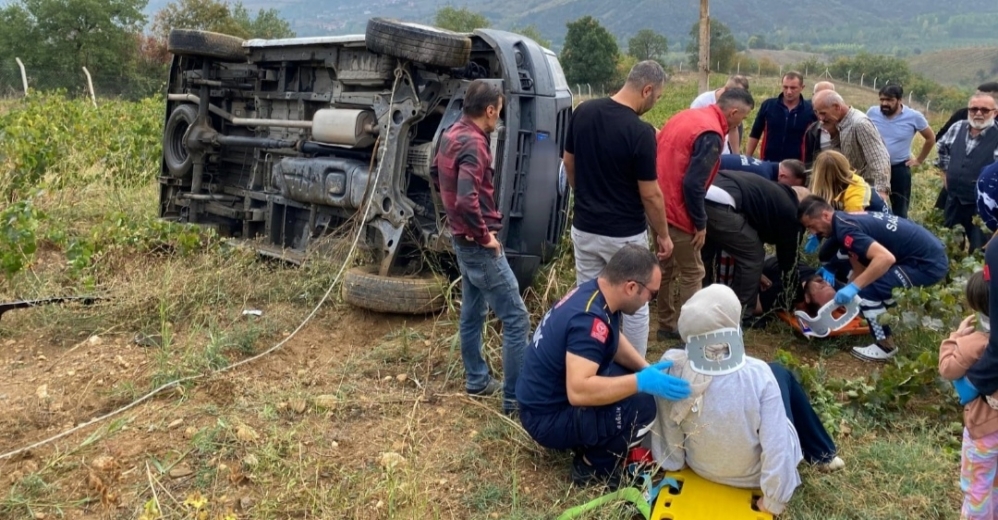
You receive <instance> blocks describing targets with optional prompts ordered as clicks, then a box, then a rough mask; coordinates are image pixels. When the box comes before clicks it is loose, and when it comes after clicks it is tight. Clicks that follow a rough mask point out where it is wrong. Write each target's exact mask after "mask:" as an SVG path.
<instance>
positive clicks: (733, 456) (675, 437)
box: [651, 284, 845, 514]
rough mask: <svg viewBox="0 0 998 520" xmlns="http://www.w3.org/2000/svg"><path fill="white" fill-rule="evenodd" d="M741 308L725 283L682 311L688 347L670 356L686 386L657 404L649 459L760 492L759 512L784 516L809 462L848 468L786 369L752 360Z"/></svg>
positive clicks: (702, 293) (828, 467)
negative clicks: (686, 393)
mask: <svg viewBox="0 0 998 520" xmlns="http://www.w3.org/2000/svg"><path fill="white" fill-rule="evenodd" d="M741 311H742V307H741V303H740V302H739V301H738V297H737V296H735V293H734V291H732V290H731V288H730V287H727V286H725V285H719V284H715V285H710V286H708V287H705V288H703V289H701V290H700V291H698V292H697V293H695V294H694V295H693V297H692V298H690V299H689V300H688V301H687V302H686V303H685V304H684V305H683V308H682V310H681V311H680V315H679V333H680V334H681V335H682V337H683V338H686V348H685V350H681V349H672V350H668V351H666V353H665V354H664V355H663V356H662V359H663V360H666V359H668V360H671V361H673V366H672V367H671V368H670V369H669V372H670V374H671V375H674V376H678V377H682V378H683V379H686V380H687V381H689V383H690V386H691V390H692V393H691V394H690V397H689V398H687V399H684V400H682V401H666V400H663V399H656V404H657V406H658V420H657V421H656V422H655V425H654V431H653V432H652V435H651V444H652V454H653V455H654V457H655V460H656V462H658V463H659V464H661V465H662V468H663V469H665V470H667V471H678V470H680V469H682V468H683V466H684V465H689V467H690V468H691V469H692V470H693V471H694V472H696V474H697V475H699V476H701V477H703V478H705V479H707V480H710V481H713V482H718V483H720V484H725V485H729V486H734V487H739V488H761V489H762V493H763V497H762V499H761V500H759V504H758V506H759V508H760V509H762V510H763V511H768V512H770V513H772V514H780V513H782V512H783V510H784V508H785V507H786V504H787V502H789V501H790V497H791V496H792V495H793V492H794V489H795V488H796V487H797V486H798V485H800V475H799V474H798V473H797V464H799V463H800V461H801V460H803V459H807V460H808V462H809V463H811V464H815V465H817V466H818V467H819V468H820V469H823V470H829V471H834V470H837V469H841V468H842V467H843V466H844V465H845V463H844V462H843V461H842V459H840V458H839V457H837V456H836V448H835V444H834V443H833V442H832V439H831V437H829V435H828V432H827V431H826V430H825V428H824V426H822V424H821V420H820V419H819V418H818V416H817V414H815V413H814V410H813V409H812V408H811V403H810V401H809V400H808V397H807V394H805V393H804V390H803V389H802V388H801V387H800V384H799V383H797V381H796V380H795V379H794V377H793V375H792V374H791V373H790V372H789V371H787V370H786V369H785V368H784V367H782V366H780V365H777V364H767V363H765V362H763V361H761V360H759V359H756V358H752V357H749V356H746V355H745V347H744V344H743V343H742V333H741V329H740V327H739V324H740V318H741Z"/></svg>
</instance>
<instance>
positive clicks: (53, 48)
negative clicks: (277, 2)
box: [0, 0, 295, 98]
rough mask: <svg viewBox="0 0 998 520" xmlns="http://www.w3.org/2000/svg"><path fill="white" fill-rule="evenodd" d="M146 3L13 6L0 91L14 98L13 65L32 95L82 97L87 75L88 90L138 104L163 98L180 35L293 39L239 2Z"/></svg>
mask: <svg viewBox="0 0 998 520" xmlns="http://www.w3.org/2000/svg"><path fill="white" fill-rule="evenodd" d="M146 4H147V0H15V1H14V2H11V3H9V4H7V5H6V6H5V7H3V8H2V9H0V26H2V27H3V28H4V29H3V31H0V71H2V72H0V89H3V90H5V91H9V90H18V91H19V90H20V89H21V78H20V74H19V72H18V68H17V67H18V66H17V64H16V62H15V58H20V59H21V61H22V62H23V63H24V65H25V68H26V69H27V75H28V82H29V86H30V88H32V89H41V90H50V89H65V90H67V91H69V92H82V91H83V89H84V73H83V70H82V68H83V67H87V70H88V71H89V72H90V73H91V75H92V77H93V82H94V90H95V91H97V92H98V93H100V94H101V95H105V96H109V95H110V96H121V97H126V98H141V97H145V96H149V95H153V94H156V93H159V92H162V91H164V88H165V84H166V79H167V72H168V67H169V62H170V55H169V53H168V52H167V49H166V37H167V35H168V34H169V33H170V29H172V28H174V27H183V28H189V29H202V30H209V31H215V32H222V33H227V34H231V35H234V36H240V37H244V38H251V37H252V38H282V37H292V36H294V35H295V33H294V31H292V30H291V26H290V24H289V23H288V22H287V21H286V20H284V19H282V18H281V17H280V16H279V14H278V12H277V10H276V9H260V10H259V11H257V13H255V14H253V13H250V11H249V10H248V9H246V8H245V7H244V6H243V5H242V3H241V2H238V1H237V2H235V3H232V4H230V3H228V2H226V1H225V0H175V1H174V2H171V3H169V4H167V5H166V6H165V7H164V8H163V9H161V10H160V11H158V12H157V13H155V15H154V16H153V19H152V28H151V31H150V32H146V31H144V30H143V27H145V26H146V24H147V23H148V22H149V20H148V19H147V17H146V15H145V14H143V12H142V11H143V9H145V7H146Z"/></svg>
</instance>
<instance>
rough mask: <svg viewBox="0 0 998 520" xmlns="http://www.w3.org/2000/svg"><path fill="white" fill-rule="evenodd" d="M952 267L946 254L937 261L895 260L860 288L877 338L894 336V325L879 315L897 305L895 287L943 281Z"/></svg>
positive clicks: (862, 304) (863, 306)
mask: <svg viewBox="0 0 998 520" xmlns="http://www.w3.org/2000/svg"><path fill="white" fill-rule="evenodd" d="M948 270H949V262H948V261H947V260H946V259H945V258H942V259H940V261H939V263H937V264H932V265H930V264H921V263H920V264H914V263H913V264H910V265H905V264H895V265H893V266H891V268H890V269H888V270H887V272H886V273H884V275H883V276H881V277H880V278H877V279H876V281H874V282H873V283H871V284H870V285H867V286H866V287H864V288H863V290H861V291H859V297H860V298H862V300H863V301H862V302H860V306H859V309H860V312H861V313H862V314H863V317H864V318H866V321H867V323H869V324H870V334H872V335H873V339H875V340H876V341H877V342H881V341H884V340H885V339H887V338H889V337H891V328H890V327H889V326H887V325H881V324H880V320H879V319H878V317H879V316H880V315H881V314H883V313H884V312H886V310H887V307H889V306H892V305H894V300H893V299H892V293H893V292H894V289H895V288H900V289H910V288H912V287H929V286H931V285H935V284H937V283H939V282H940V281H941V280H942V279H943V278H944V277H945V276H946V272H947V271H948Z"/></svg>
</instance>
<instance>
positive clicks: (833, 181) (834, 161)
mask: <svg viewBox="0 0 998 520" xmlns="http://www.w3.org/2000/svg"><path fill="white" fill-rule="evenodd" d="M811 193H812V194H814V195H817V196H818V197H821V198H822V199H825V201H827V202H828V203H829V204H831V205H832V207H833V208H835V209H837V210H839V211H848V212H852V211H879V212H882V213H888V212H890V209H889V208H888V206H887V204H885V203H884V199H882V198H880V195H878V194H877V192H876V191H874V190H873V188H871V187H870V185H869V184H867V183H866V181H865V180H863V178H862V177H860V176H859V175H856V173H855V172H854V171H853V169H852V168H851V167H850V166H849V159H846V156H845V155H842V154H841V153H839V152H837V151H835V150H825V151H824V152H821V154H820V155H818V158H817V159H815V161H814V169H813V171H812V173H811Z"/></svg>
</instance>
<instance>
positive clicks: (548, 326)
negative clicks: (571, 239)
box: [516, 244, 690, 488]
mask: <svg viewBox="0 0 998 520" xmlns="http://www.w3.org/2000/svg"><path fill="white" fill-rule="evenodd" d="M661 283H662V271H661V269H660V267H659V265H658V259H657V258H656V257H655V254H654V253H652V252H651V251H649V250H648V248H647V247H646V246H643V245H638V244H625V245H624V246H622V247H621V248H620V249H618V250H617V252H616V253H615V254H614V255H613V256H612V257H610V260H609V262H607V264H606V267H604V268H603V271H602V272H601V273H600V274H599V276H597V277H596V278H595V279H593V280H589V281H587V282H583V283H582V284H580V285H579V286H578V287H576V288H574V289H572V290H571V291H570V292H569V293H568V294H566V295H565V296H564V297H563V298H562V299H561V301H559V302H558V303H556V304H555V305H554V307H552V308H551V310H549V311H548V312H547V314H545V315H544V318H542V319H541V323H540V325H538V326H537V329H536V331H535V332H534V338H533V343H531V345H530V346H528V347H527V350H526V352H525V354H524V358H523V369H522V372H520V378H519V380H518V382H517V384H516V398H517V400H518V401H519V404H520V421H521V422H522V423H523V427H524V429H525V430H527V433H529V434H530V436H531V437H532V438H533V439H534V440H536V441H537V442H538V443H539V444H540V445H541V446H544V447H547V448H550V449H555V450H572V451H573V452H574V454H575V457H574V458H573V460H572V480H573V481H574V482H575V483H576V484H577V485H580V486H585V485H589V484H595V483H606V484H607V485H608V486H609V487H610V488H616V486H617V485H618V484H619V480H620V476H621V469H622V465H623V461H624V460H625V457H626V456H627V455H628V452H629V450H630V448H633V447H635V446H637V445H638V444H640V442H641V440H642V439H643V438H644V437H645V435H646V434H647V433H648V430H649V426H650V424H651V423H652V422H653V421H654V420H655V411H656V410H655V400H654V397H661V398H664V399H672V400H678V399H684V398H686V397H687V396H688V395H689V391H690V390H689V384H688V383H687V382H686V381H684V380H682V379H680V378H677V377H673V376H670V375H669V374H668V373H667V371H663V370H664V369H666V368H668V366H669V365H671V362H668V361H667V362H664V363H659V364H657V365H649V364H648V362H647V361H645V357H644V356H643V355H641V354H640V353H639V352H638V351H637V350H636V349H635V348H634V346H633V345H632V344H631V342H630V341H628V339H627V337H626V336H624V335H623V334H621V333H620V325H621V323H620V321H621V317H622V315H628V314H634V313H635V312H637V311H638V310H639V309H641V308H642V307H644V306H645V305H647V304H648V302H649V301H650V300H651V299H652V298H654V297H655V294H656V293H657V292H658V290H659V287H660V286H661Z"/></svg>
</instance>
